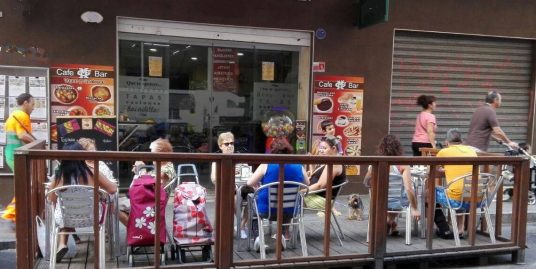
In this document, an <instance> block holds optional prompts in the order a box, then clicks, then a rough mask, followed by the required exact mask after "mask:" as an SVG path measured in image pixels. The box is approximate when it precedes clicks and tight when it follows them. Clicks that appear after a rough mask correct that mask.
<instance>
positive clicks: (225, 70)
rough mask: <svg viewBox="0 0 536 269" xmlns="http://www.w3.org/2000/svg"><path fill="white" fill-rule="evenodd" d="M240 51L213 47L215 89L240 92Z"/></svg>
mask: <svg viewBox="0 0 536 269" xmlns="http://www.w3.org/2000/svg"><path fill="white" fill-rule="evenodd" d="M237 53H238V51H237V50H236V49H232V48H212V63H213V64H212V65H213V66H212V69H213V71H212V72H213V74H212V80H213V81H214V82H213V89H214V91H226V92H232V93H238V54H237Z"/></svg>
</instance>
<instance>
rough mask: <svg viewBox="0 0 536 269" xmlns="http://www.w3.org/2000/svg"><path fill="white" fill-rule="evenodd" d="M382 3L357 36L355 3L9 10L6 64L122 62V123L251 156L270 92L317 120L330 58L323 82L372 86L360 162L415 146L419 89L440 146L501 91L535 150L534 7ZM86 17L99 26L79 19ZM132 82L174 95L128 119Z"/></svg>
mask: <svg viewBox="0 0 536 269" xmlns="http://www.w3.org/2000/svg"><path fill="white" fill-rule="evenodd" d="M388 2H389V5H388V20H387V22H383V23H378V24H375V25H371V26H368V27H365V28H359V27H358V26H357V21H358V19H359V16H360V15H359V1H350V0H310V1H297V0H284V1H257V0H253V1H213V0H205V1H194V0H183V1H160V0H158V1H138V2H132V1H124V0H118V1H102V0H94V1H62V0H58V1H38V0H22V1H4V2H2V3H0V11H2V17H1V18H0V26H1V27H0V46H2V50H0V64H1V65H13V66H37V67H50V66H53V65H56V64H90V65H101V66H102V65H105V66H114V67H115V70H116V74H117V75H116V78H115V79H116V81H115V84H116V88H117V93H118V94H117V98H118V99H117V103H118V105H117V106H116V114H117V115H118V117H119V119H120V124H121V117H122V114H125V115H123V117H124V118H123V119H125V120H126V118H129V120H131V121H134V122H146V121H147V120H149V121H150V120H156V121H166V122H168V123H169V124H168V125H167V126H166V127H165V130H166V132H168V133H174V134H177V137H184V136H185V135H184V134H187V135H186V137H187V138H188V142H180V141H177V144H176V146H177V149H178V150H177V151H180V147H182V148H183V149H184V148H186V149H185V151H192V150H195V151H201V152H203V151H205V152H209V151H210V152H212V151H214V150H215V149H216V147H215V137H216V135H217V133H218V132H219V131H222V130H230V131H233V132H234V133H237V134H238V138H239V141H238V142H239V143H242V144H241V146H242V147H245V148H246V149H247V150H248V151H249V152H263V151H264V139H265V137H263V133H262V130H261V129H260V126H259V124H258V123H259V122H260V120H261V119H260V117H262V114H263V113H264V112H263V111H260V110H259V109H258V108H259V107H260V106H262V105H263V104H264V102H269V99H268V101H267V100H263V99H258V100H255V98H253V97H254V96H255V93H256V90H257V89H259V87H263V86H266V85H265V84H271V85H273V84H276V86H277V87H288V92H291V93H292V94H291V95H289V96H285V97H281V96H277V98H279V99H284V100H287V99H288V100H289V102H288V103H287V104H286V105H287V108H288V109H289V110H290V111H291V112H292V114H294V116H295V117H296V118H297V119H301V120H306V121H308V122H311V120H312V111H313V110H312V94H311V92H312V91H311V89H312V84H313V83H312V81H313V79H314V76H315V75H317V74H320V73H313V72H312V71H311V66H312V64H313V62H325V67H326V68H325V72H324V73H322V74H325V75H334V76H360V77H364V78H365V87H364V97H363V98H364V99H363V122H362V131H361V145H362V147H361V154H362V155H374V154H375V150H376V144H377V142H378V139H379V137H381V136H383V135H385V134H387V133H389V132H390V133H394V134H397V135H399V136H400V137H401V138H402V139H403V141H404V144H405V146H408V145H409V143H410V139H411V135H412V131H413V126H414V121H415V120H414V119H415V115H416V113H417V112H418V111H419V110H420V109H419V108H418V107H417V106H416V105H414V102H415V98H416V97H417V96H418V95H419V94H432V95H435V96H436V97H438V109H437V111H436V115H437V118H438V125H439V127H440V128H439V130H438V140H443V138H444V131H445V130H446V129H447V128H452V127H459V128H460V129H461V130H462V131H465V130H466V129H467V126H468V124H469V120H468V119H470V115H471V113H472V111H474V109H475V108H476V107H477V106H478V105H480V104H482V102H483V100H484V95H485V93H486V92H487V91H489V90H493V89H495V90H499V91H500V92H502V93H503V108H500V109H499V110H498V116H499V120H500V121H501V122H502V123H503V127H504V129H505V131H506V133H507V134H509V135H510V136H511V138H512V139H513V140H514V141H519V142H522V141H529V142H531V144H534V138H533V126H534V106H535V105H534V66H533V61H534V60H533V59H534V38H536V33H535V32H534V30H533V29H534V28H535V27H536V21H534V20H533V19H532V15H533V14H534V12H535V11H536V2H534V1H528V0H525V1H509V0H474V1H455V0H443V1H439V0H432V1H430V0H426V1H425V0H406V1H388ZM85 11H97V12H98V13H100V14H101V15H102V17H103V21H102V22H101V23H85V22H83V21H82V20H81V18H80V15H81V14H82V13H84V12H85ZM30 48H32V49H30ZM35 48H37V49H35ZM218 57H220V58H218ZM235 61H238V62H239V63H240V65H239V66H236V65H235ZM222 62H223V64H221V63H222ZM263 62H266V63H268V67H266V68H267V69H264V67H263ZM218 63H220V64H218ZM270 63H271V64H270ZM270 65H271V66H272V67H270ZM217 68H222V72H220V73H218V72H217V70H215V69H217ZM236 70H238V71H236ZM270 70H271V72H270ZM229 74H231V75H230V78H229V76H226V75H229ZM264 75H267V76H272V77H271V79H265V78H264ZM151 80H152V81H151ZM136 81H138V83H139V84H140V81H145V82H141V85H142V86H140V87H141V91H143V90H144V88H143V87H144V86H143V85H144V83H148V84H151V85H154V84H156V85H159V87H161V88H165V89H168V91H167V92H165V95H163V97H162V98H164V99H166V98H168V100H169V102H163V103H162V106H161V107H160V109H162V111H165V112H166V113H160V114H158V113H156V114H153V115H149V116H148V115H147V114H143V113H140V114H136V115H133V114H132V113H129V111H128V108H127V107H125V102H127V99H128V97H127V96H126V95H127V94H128V90H122V89H128V86H127V85H132V84H135V83H136ZM285 89H287V88H285ZM138 90H139V89H138ZM273 98H276V97H273ZM279 99H277V100H278V101H279ZM166 106H167V107H166ZM167 112H169V113H167ZM158 117H162V118H158ZM127 123H128V122H127ZM184 123H188V124H184ZM125 128H128V126H127V127H125ZM310 128H311V127H310ZM310 128H309V129H310ZM142 129H143V127H142ZM143 130H146V129H143ZM155 131H156V132H158V130H155ZM199 133H201V134H203V135H199ZM309 133H310V132H309ZM147 136H149V135H147ZM259 137H261V138H262V139H259ZM174 145H175V144H174ZM120 148H121V146H120ZM125 150H132V148H129V147H128V146H125ZM406 150H407V151H409V148H407V149H406ZM494 150H495V151H501V150H503V149H502V148H500V147H499V146H496V147H494Z"/></svg>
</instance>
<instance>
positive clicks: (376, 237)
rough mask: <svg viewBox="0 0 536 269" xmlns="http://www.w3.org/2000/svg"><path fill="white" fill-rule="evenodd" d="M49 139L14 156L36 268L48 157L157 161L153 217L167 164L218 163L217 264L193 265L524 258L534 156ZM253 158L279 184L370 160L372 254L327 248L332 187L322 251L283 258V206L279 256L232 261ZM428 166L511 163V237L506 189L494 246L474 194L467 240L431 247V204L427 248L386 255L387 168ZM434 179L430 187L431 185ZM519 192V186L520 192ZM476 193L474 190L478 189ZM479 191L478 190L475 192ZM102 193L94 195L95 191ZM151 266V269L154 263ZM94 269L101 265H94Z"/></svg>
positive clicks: (25, 235)
mask: <svg viewBox="0 0 536 269" xmlns="http://www.w3.org/2000/svg"><path fill="white" fill-rule="evenodd" d="M43 148H44V141H36V142H33V143H31V144H27V145H25V146H23V147H21V148H19V149H18V150H17V151H16V153H15V178H16V180H15V195H16V199H17V227H16V233H17V268H19V269H22V268H28V269H29V268H33V267H34V264H35V261H36V259H37V247H36V246H37V244H36V239H35V238H36V227H35V222H34V221H33V220H34V219H35V216H36V215H42V213H43V209H44V186H43V183H44V182H45V181H46V165H45V164H46V160H65V159H70V160H93V161H96V162H98V161H99V160H110V161H136V160H152V161H155V162H156V171H157V173H156V177H157V180H156V188H155V190H156V192H157V193H156V195H155V197H156V198H155V205H156V214H155V216H160V214H159V212H160V210H165V209H162V208H160V203H159V201H158V199H159V197H160V195H159V193H158V192H160V184H161V183H160V178H159V177H160V173H159V171H160V169H161V163H162V162H168V161H171V162H184V163H196V162H215V163H216V169H217V170H216V175H218V181H217V184H216V198H215V207H216V208H215V209H216V220H215V245H214V250H215V255H214V262H213V263H199V264H196V265H195V267H217V268H231V267H235V266H253V267H255V266H259V267H262V266H265V265H270V264H278V265H280V266H282V267H294V266H297V265H299V264H301V265H304V264H306V265H307V266H315V265H316V266H324V267H325V266H337V265H342V264H348V263H353V264H374V265H375V267H376V268H382V266H383V263H384V262H385V261H386V259H390V260H393V259H396V258H397V257H399V258H402V257H405V258H404V259H407V257H408V255H410V256H411V257H414V259H420V258H421V257H426V255H438V254H441V255H448V254H449V253H450V254H452V255H454V254H455V253H457V252H459V251H467V252H471V251H473V252H474V253H477V252H479V251H482V250H485V251H487V252H497V253H499V252H500V253H512V255H513V260H514V261H515V262H520V261H523V260H524V249H525V241H526V222H527V192H526V191H525V190H526V188H524V186H528V184H529V183H528V180H529V161H528V160H527V159H525V158H523V157H502V156H501V157H461V158H437V157H375V156H370V157H340V156H334V157H319V156H304V155H264V154H196V153H141V152H89V151H76V152H75V151H57V150H56V151H53V150H43ZM238 163H248V164H260V163H274V164H279V165H280V170H279V171H280V177H279V178H280V182H282V179H283V178H284V175H282V174H283V173H284V169H283V166H282V165H283V164H286V163H301V164H318V163H323V164H327V173H328V178H331V175H332V173H333V165H334V164H343V165H372V176H373V180H372V187H371V197H370V201H371V208H370V215H369V218H370V221H371V222H370V225H369V226H370V228H369V229H370V230H369V233H370V239H369V245H368V253H349V254H344V255H331V253H330V244H331V242H330V231H331V230H330V228H331V227H330V225H331V223H330V216H331V208H332V205H331V201H332V199H331V195H332V194H331V191H326V199H325V200H326V205H325V209H326V211H325V215H324V218H325V219H324V234H323V236H324V238H323V246H324V249H323V255H317V256H308V257H292V258H283V257H282V255H281V252H282V247H281V241H280V240H281V238H282V237H281V233H282V229H281V227H282V221H283V213H282V210H278V216H277V227H278V228H277V237H276V238H277V239H276V240H277V244H276V249H275V259H268V260H242V261H234V260H233V226H234V223H233V222H234V210H235V209H234V193H235V189H234V188H235V184H234V175H235V169H234V167H235V164H238ZM411 164H419V165H427V166H429V171H430V172H429V178H436V167H437V166H439V165H444V164H465V165H467V164H470V165H473V182H476V180H477V175H476V173H478V167H479V166H481V165H482V166H497V165H503V164H508V165H511V166H513V167H514V171H515V178H516V179H515V186H514V196H513V205H512V223H511V229H512V230H511V237H510V239H508V238H503V237H501V231H502V199H501V196H502V192H501V193H499V194H498V197H497V207H496V210H497V212H496V229H495V233H496V237H497V239H498V241H499V242H498V243H497V244H490V245H476V244H475V240H476V233H477V231H476V227H475V226H476V223H477V218H476V214H477V208H476V199H477V197H476V195H473V197H472V198H471V202H472V203H471V208H470V215H469V226H468V227H469V228H468V229H469V240H468V242H469V245H468V246H461V247H452V248H449V249H448V250H445V249H434V248H433V231H434V229H433V225H434V222H433V216H434V212H433V210H434V207H433V206H428V207H427V209H426V218H427V222H426V223H427V227H426V249H424V250H405V251H400V252H389V253H387V252H386V243H387V227H386V225H384V223H385V220H386V217H387V190H388V178H389V167H390V165H411ZM93 172H94V174H98V172H99V171H98V165H95V167H94V170H93ZM434 181H435V180H428V181H427V184H426V187H425V188H426V190H427V197H426V199H427V200H426V201H427V204H428V205H432V204H435V191H434V187H435V184H433V183H434ZM430 183H432V184H430ZM98 184H99V182H98V178H97V177H96V178H95V187H96V186H98ZM282 188H283V184H280V185H279V195H278V208H282V207H283V197H282ZM331 188H332V182H331V181H329V180H328V183H327V186H326V189H327V190H330V189H331ZM521 190H522V191H521ZM473 191H476V190H473ZM473 194H475V192H473ZM95 195H97V192H95ZM97 201H98V199H94V203H95V205H94V214H95V216H98V214H99V212H98V207H97V206H96V203H97ZM98 219H99V218H98V217H95V218H94V220H95V223H94V232H95V241H96V242H95V244H94V248H95V249H94V251H93V253H94V255H95V258H94V259H95V261H97V260H98V258H99V257H98V255H99V254H98V253H99V251H98V246H99V244H98V233H99V231H98V228H97V227H98V225H97V221H98ZM159 222H160V219H159V218H156V225H155V226H156V233H155V234H160V231H159V229H160V225H159ZM154 248H155V254H154V263H153V264H154V267H156V268H159V267H160V263H159V259H160V251H161V250H160V243H159V237H158V236H155V242H154ZM184 266H191V264H188V265H173V266H166V268H182V267H184ZM154 267H152V268H154ZM95 268H98V263H96V262H95Z"/></svg>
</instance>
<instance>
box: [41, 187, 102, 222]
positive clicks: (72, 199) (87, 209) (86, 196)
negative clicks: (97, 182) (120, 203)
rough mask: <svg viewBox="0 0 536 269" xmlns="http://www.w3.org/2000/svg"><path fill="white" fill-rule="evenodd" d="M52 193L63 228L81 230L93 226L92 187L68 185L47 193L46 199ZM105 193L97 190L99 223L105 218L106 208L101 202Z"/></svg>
mask: <svg viewBox="0 0 536 269" xmlns="http://www.w3.org/2000/svg"><path fill="white" fill-rule="evenodd" d="M52 193H54V194H55V195H56V197H57V199H56V207H58V208H59V212H60V213H61V217H62V218H63V226H64V227H71V228H83V227H92V226H93V187H92V186H86V185H68V186H62V187H58V188H54V189H52V190H50V191H49V192H48V193H47V197H48V196H49V195H51V194H52ZM107 196H108V195H107V193H106V192H105V191H103V190H99V197H100V199H101V201H99V202H98V203H97V204H98V205H99V218H100V220H99V223H102V221H103V220H104V218H105V217H106V208H105V207H104V206H103V202H104V201H105V199H106V198H107Z"/></svg>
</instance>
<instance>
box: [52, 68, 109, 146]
mask: <svg viewBox="0 0 536 269" xmlns="http://www.w3.org/2000/svg"><path fill="white" fill-rule="evenodd" d="M114 77H115V74H114V69H113V66H97V65H75V64H65V65H56V66H53V67H51V68H50V96H51V98H50V101H51V102H50V103H51V106H50V111H51V114H50V115H51V116H50V122H51V126H50V129H51V130H50V132H51V140H52V142H57V134H58V132H57V130H55V128H56V118H57V117H60V116H97V117H109V116H113V115H115V111H114V107H115V106H114V104H115V100H114V98H115V91H114Z"/></svg>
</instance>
